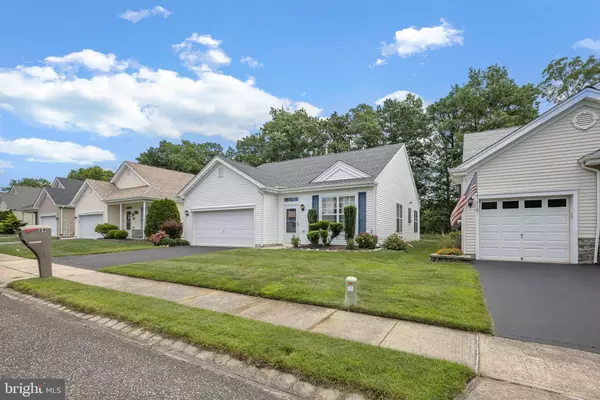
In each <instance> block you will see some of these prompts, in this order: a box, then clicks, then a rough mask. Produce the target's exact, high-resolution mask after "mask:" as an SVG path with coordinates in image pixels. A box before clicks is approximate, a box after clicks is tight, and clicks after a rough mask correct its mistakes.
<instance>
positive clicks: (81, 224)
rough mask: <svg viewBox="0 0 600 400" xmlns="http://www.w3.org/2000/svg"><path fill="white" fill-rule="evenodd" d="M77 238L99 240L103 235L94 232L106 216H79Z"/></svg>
mask: <svg viewBox="0 0 600 400" xmlns="http://www.w3.org/2000/svg"><path fill="white" fill-rule="evenodd" d="M77 221H78V222H77V225H78V227H77V237H78V238H80V239H97V238H101V237H102V235H100V234H98V233H96V232H94V230H95V229H96V225H98V224H101V223H103V222H104V214H84V215H78V216H77Z"/></svg>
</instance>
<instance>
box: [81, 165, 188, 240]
mask: <svg viewBox="0 0 600 400" xmlns="http://www.w3.org/2000/svg"><path fill="white" fill-rule="evenodd" d="M193 177H194V176H193V175H192V174H186V173H183V172H177V171H171V170H167V169H162V168H156V167H150V166H147V165H142V164H137V163H134V162H130V161H125V162H124V163H123V164H121V166H120V167H119V169H118V170H117V172H116V174H115V176H114V177H113V178H112V179H111V180H110V182H103V181H97V180H93V179H87V180H85V182H84V183H83V185H81V188H80V189H79V190H78V192H77V194H76V195H75V197H74V199H73V205H74V206H75V219H76V220H77V222H76V223H75V234H76V236H77V237H79V238H98V237H100V236H101V235H99V234H97V233H95V232H94V229H95V227H96V225H98V224H101V223H104V222H109V223H112V224H115V225H117V226H119V227H120V229H125V230H127V232H129V238H132V239H143V238H145V235H144V223H145V220H146V215H147V213H148V207H149V205H150V204H151V203H152V201H154V200H158V199H164V198H168V199H172V200H174V201H175V202H176V203H177V206H178V208H179V212H180V214H182V213H183V200H182V199H181V198H179V197H178V196H177V193H178V192H179V191H180V190H181V189H182V188H183V187H184V186H185V185H186V184H187V183H188V182H189V181H190V179H192V178H193Z"/></svg>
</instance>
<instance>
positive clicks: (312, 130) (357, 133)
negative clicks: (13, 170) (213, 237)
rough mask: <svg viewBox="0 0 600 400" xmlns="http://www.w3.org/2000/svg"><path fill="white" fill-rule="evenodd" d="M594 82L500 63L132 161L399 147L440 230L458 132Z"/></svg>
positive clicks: (256, 161) (195, 165)
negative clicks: (439, 90) (447, 81)
mask: <svg viewBox="0 0 600 400" xmlns="http://www.w3.org/2000/svg"><path fill="white" fill-rule="evenodd" d="M598 81H600V60H599V59H597V58H595V57H594V56H590V57H589V58H588V59H587V60H585V61H584V60H583V59H581V58H580V57H575V58H572V59H568V58H566V57H563V58H559V59H555V60H552V62H550V63H549V64H548V66H547V67H546V68H545V69H544V70H543V72H542V80H541V82H539V83H538V84H533V83H527V84H524V85H518V84H517V83H516V82H515V81H514V79H512V78H511V77H510V75H509V73H508V70H507V68H505V67H502V66H499V65H491V66H489V67H487V68H485V69H475V68H470V69H469V71H468V76H467V81H466V83H463V84H455V85H453V86H451V88H450V91H449V93H448V94H447V95H446V96H445V97H443V98H441V99H439V100H438V101H436V102H434V103H432V104H430V105H428V106H426V107H425V105H424V104H423V100H422V99H421V98H419V97H417V96H415V95H412V94H408V95H407V96H406V98H405V99H404V100H394V99H387V100H385V101H384V102H383V104H381V105H377V106H375V107H373V106H371V105H369V104H366V103H363V104H359V105H357V106H356V107H354V108H351V109H350V110H348V111H347V112H346V113H338V112H337V111H336V112H333V113H332V114H331V115H330V116H329V117H327V118H315V117H311V116H310V115H308V114H307V113H306V111H304V110H297V111H290V110H286V109H272V110H271V120H270V121H268V122H266V123H265V124H264V125H263V126H261V127H260V128H259V130H258V132H256V133H254V134H251V135H248V136H246V137H244V138H242V139H240V140H238V141H237V143H236V145H235V148H232V147H229V148H228V149H227V150H224V149H223V147H222V146H221V145H220V144H219V143H213V142H205V143H196V142H191V141H189V140H182V141H181V142H180V143H171V142H168V141H166V140H162V141H161V142H160V143H159V145H158V147H151V148H149V149H148V150H146V151H144V152H142V153H141V154H140V155H139V156H138V157H137V161H138V162H140V163H141V164H146V165H151V166H156V167H160V168H166V169H171V170H176V171H181V172H188V173H192V174H195V173H197V172H199V171H200V170H201V169H202V168H203V167H204V166H205V165H206V164H207V163H208V162H209V161H210V160H211V159H212V158H213V157H214V156H216V155H221V156H224V157H228V158H231V159H234V160H236V161H240V162H244V163H247V164H249V165H253V166H258V165H260V164H263V163H268V162H275V161H285V160H291V159H296V158H303V157H311V156H317V155H323V154H328V153H329V154H331V153H340V152H345V151H351V150H359V149H365V148H370V147H377V146H382V145H387V144H396V143H404V144H405V145H406V147H407V150H408V153H409V156H410V163H411V167H412V170H413V174H414V177H415V182H416V185H417V190H418V192H419V196H420V197H421V206H422V210H421V229H422V231H423V232H441V231H447V230H449V229H450V226H449V216H450V213H451V212H452V209H453V208H454V205H455V203H456V200H457V198H458V195H459V193H458V187H457V186H456V185H455V184H454V183H453V182H452V181H451V178H450V174H449V172H448V170H449V169H450V168H453V167H456V166H457V165H459V164H460V163H461V161H462V147H463V138H464V135H465V134H467V133H472V132H480V131H485V130H490V129H498V128H507V127H514V126H520V125H523V124H526V123H528V122H530V121H531V120H533V119H535V118H536V117H537V116H538V114H539V104H540V98H542V99H545V100H546V101H548V102H550V103H554V104H558V103H560V102H562V101H564V100H566V99H567V98H568V97H569V96H572V95H573V94H575V93H577V92H578V91H580V90H582V89H583V88H585V87H586V86H590V85H593V84H595V83H598ZM69 177H71V178H76V179H85V178H90V179H102V180H109V179H110V177H112V171H108V170H102V169H101V168H100V167H90V168H87V169H86V168H80V169H79V170H72V171H71V173H70V174H69ZM26 179H27V178H26ZM12 183H13V182H11V184H12Z"/></svg>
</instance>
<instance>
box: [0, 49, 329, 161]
mask: <svg viewBox="0 0 600 400" xmlns="http://www.w3.org/2000/svg"><path fill="white" fill-rule="evenodd" d="M212 49H213V50H215V48H212ZM99 54H101V53H99ZM63 58H64V57H56V59H63ZM106 58H107V59H111V57H110V55H107V56H106ZM213 58H215V59H218V57H217V56H216V55H214V54H213ZM114 60H115V62H117V63H119V60H118V59H117V58H116V57H115V59H114ZM59 65H60V64H48V65H47V66H44V67H29V66H28V67H25V66H16V67H14V68H10V69H1V70H0V109H1V110H4V111H6V112H10V113H12V114H13V115H15V116H16V117H18V118H20V119H22V120H25V121H28V122H30V123H36V124H41V125H45V126H47V127H51V128H54V129H57V130H61V131H80V132H81V131H83V132H93V133H96V134H99V135H101V136H116V135H121V134H123V133H125V132H136V133H140V134H147V135H156V136H160V137H167V138H179V137H181V135H183V134H184V133H192V134H200V135H205V136H221V137H224V138H226V139H231V140H236V139H240V138H241V137H243V136H246V135H248V134H249V133H252V132H253V131H255V130H256V129H257V128H258V127H259V126H260V125H262V124H263V123H265V122H266V121H268V120H269V119H270V115H269V110H270V108H271V107H276V108H280V107H286V108H290V109H297V108H300V107H303V108H305V109H306V110H307V112H308V113H309V114H311V115H314V116H317V115H319V113H320V112H321V109H320V108H318V107H315V106H313V105H311V104H309V103H306V102H299V103H296V102H294V101H292V100H289V99H286V98H281V97H277V96H274V95H273V94H270V93H267V92H265V91H264V90H261V89H260V88H258V87H256V81H255V79H254V78H248V80H247V81H243V80H240V79H238V78H236V77H233V76H230V75H226V74H222V73H218V72H216V71H212V70H211V69H210V67H208V66H207V68H206V69H204V70H202V66H201V65H199V66H198V65H197V66H196V67H197V69H196V70H195V71H196V72H197V73H198V75H197V76H195V77H186V76H182V75H179V74H178V73H177V72H175V71H171V70H164V69H151V68H148V67H144V66H141V67H139V68H138V69H135V70H134V69H128V70H118V69H114V68H110V67H109V65H108V64H103V67H102V68H96V69H91V70H90V71H86V74H85V75H83V76H82V75H79V74H78V72H77V71H75V72H74V73H72V74H60V73H59V72H57V71H58V68H59ZM96 67H97V66H96ZM34 68H35V69H34ZM62 151H63V150H62V149H61V150H60V151H56V153H57V154H61V153H62ZM50 153H52V152H48V151H47V150H46V151H45V152H43V153H42V152H40V153H39V154H40V155H41V154H50ZM32 157H33V155H32ZM38 157H39V156H38ZM57 157H59V156H57Z"/></svg>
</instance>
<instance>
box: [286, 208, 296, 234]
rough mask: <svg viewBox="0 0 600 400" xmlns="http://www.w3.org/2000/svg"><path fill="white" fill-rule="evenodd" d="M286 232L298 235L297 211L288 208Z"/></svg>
mask: <svg viewBox="0 0 600 400" xmlns="http://www.w3.org/2000/svg"><path fill="white" fill-rule="evenodd" d="M285 231H286V233H296V209H295V208H288V209H287V210H285Z"/></svg>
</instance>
